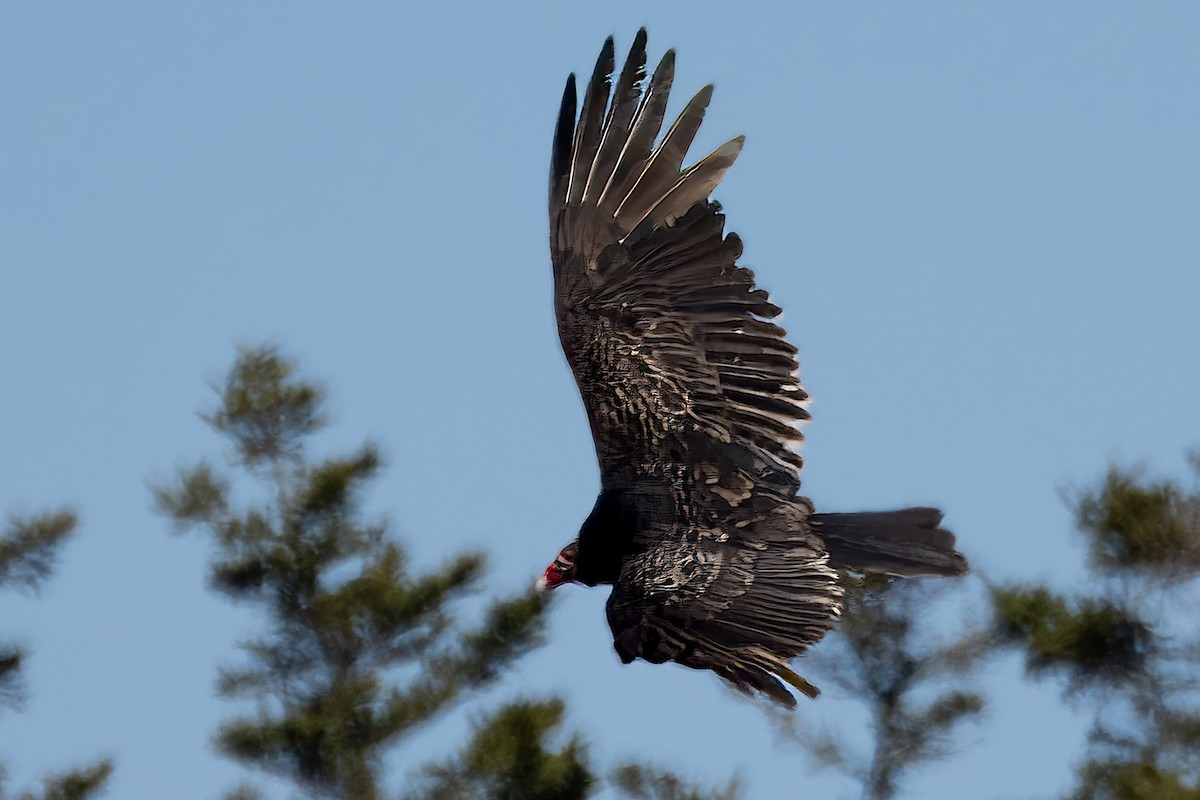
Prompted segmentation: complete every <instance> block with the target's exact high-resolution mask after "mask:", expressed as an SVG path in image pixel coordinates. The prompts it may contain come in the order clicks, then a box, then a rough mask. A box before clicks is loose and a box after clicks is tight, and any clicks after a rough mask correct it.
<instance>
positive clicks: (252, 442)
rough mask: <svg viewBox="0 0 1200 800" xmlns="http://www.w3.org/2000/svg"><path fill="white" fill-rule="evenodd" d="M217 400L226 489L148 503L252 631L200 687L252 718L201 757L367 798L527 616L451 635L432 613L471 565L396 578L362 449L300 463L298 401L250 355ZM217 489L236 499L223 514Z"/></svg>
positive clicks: (187, 473)
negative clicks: (253, 621)
mask: <svg viewBox="0 0 1200 800" xmlns="http://www.w3.org/2000/svg"><path fill="white" fill-rule="evenodd" d="M218 392H219V395H220V402H219V406H218V408H217V409H216V411H215V412H214V413H212V414H211V415H209V416H206V417H204V419H205V420H206V421H207V422H208V424H209V425H210V426H211V427H212V428H213V429H214V430H215V431H216V432H217V433H219V434H221V435H222V436H224V437H225V438H226V439H227V440H228V441H229V443H230V444H231V445H232V457H233V465H234V467H236V468H238V469H239V470H240V473H241V475H240V479H239V476H238V475H235V474H227V473H225V472H222V471H219V470H217V469H215V468H214V467H212V466H211V465H209V464H204V463H201V464H199V465H197V466H194V467H192V468H190V469H186V470H183V471H181V473H180V474H179V476H178V477H177V479H176V480H175V481H174V482H173V483H172V485H169V486H160V487H156V488H155V489H154V494H155V498H156V501H157V504H158V507H159V508H160V509H161V510H162V511H163V512H165V513H166V514H168V515H170V516H171V517H172V518H173V519H174V521H175V523H176V525H177V527H179V528H181V529H186V528H200V529H202V530H204V531H207V532H208V533H209V534H210V535H211V537H212V540H213V543H214V545H215V551H216V555H215V558H214V561H213V563H212V572H211V583H212V586H213V588H214V589H215V590H217V591H219V592H221V593H222V594H224V595H226V596H228V597H229V598H231V599H233V600H234V601H237V602H240V603H247V604H250V605H253V606H255V607H257V608H259V609H261V610H262V612H264V614H265V616H266V619H267V625H266V630H265V631H264V632H263V633H262V635H261V636H259V637H258V638H256V639H254V640H252V641H249V642H245V643H243V644H242V645H241V649H242V650H243V652H244V656H245V658H244V660H243V662H242V663H241V664H239V665H238V666H235V667H231V668H228V669H224V670H223V671H222V673H221V675H220V678H219V681H218V691H219V693H220V694H221V695H222V696H224V697H229V698H249V699H251V700H253V701H255V703H256V705H257V708H258V712H257V714H256V715H253V716H241V717H238V718H235V719H233V720H231V721H229V722H227V723H225V724H224V725H222V727H221V729H220V731H219V733H218V734H217V745H218V747H219V749H220V751H221V752H222V753H224V754H225V755H227V756H229V757H231V758H234V759H236V760H238V761H239V762H241V763H243V764H245V765H247V766H250V767H254V768H257V769H260V770H264V771H266V772H269V773H273V774H275V775H277V776H281V777H283V778H285V779H287V780H289V781H291V782H292V783H293V784H294V785H295V786H297V787H298V788H299V789H301V790H302V791H303V792H305V793H306V794H307V795H308V796H310V797H314V798H319V797H328V798H343V799H345V800H372V799H373V798H377V797H381V796H383V795H384V791H383V782H384V779H385V772H384V769H383V756H384V754H385V753H387V752H388V750H390V749H391V748H393V747H394V746H395V745H397V744H398V743H399V742H401V741H402V740H403V739H404V738H405V737H406V736H408V735H410V734H411V733H413V732H414V731H415V730H417V729H418V728H420V727H421V726H422V725H425V724H427V723H428V722H429V721H431V720H433V719H435V718H436V717H437V716H438V715H439V714H441V713H443V712H445V711H447V710H448V709H449V708H451V707H452V706H453V705H454V704H455V703H457V702H458V701H459V700H461V699H462V698H464V697H466V696H468V695H469V694H470V693H472V692H474V691H476V690H479V689H481V688H483V687H485V686H487V685H489V684H490V683H492V682H493V681H495V679H496V678H497V677H498V676H499V675H500V674H501V671H502V670H503V669H504V668H505V667H506V666H507V665H509V664H510V663H512V661H513V660H514V659H516V658H518V657H520V656H521V655H522V654H523V653H525V652H526V651H528V650H529V649H530V648H531V647H533V646H534V645H535V644H537V642H538V641H539V638H538V637H539V632H540V629H541V623H542V617H543V612H544V610H545V606H544V602H545V601H544V598H543V596H541V595H539V594H536V593H532V592H531V593H528V594H522V595H519V596H516V597H513V598H510V599H506V600H501V601H497V602H493V603H491V604H490V606H488V607H487V609H486V610H485V611H483V612H482V613H481V614H480V619H481V620H482V623H481V624H479V625H478V626H477V627H475V628H474V629H471V630H467V631H462V630H460V628H459V626H458V625H456V624H455V619H454V617H453V615H452V614H451V613H450V608H449V606H450V605H451V604H452V603H453V602H455V601H456V600H460V599H462V598H465V597H467V596H469V595H472V594H473V593H475V592H476V588H477V583H478V581H479V579H480V577H481V575H482V572H483V569H484V559H483V558H482V556H480V555H477V554H470V555H463V556H459V557H456V558H452V559H450V560H449V561H448V562H447V563H445V564H443V565H442V566H441V567H440V568H438V569H436V570H434V571H433V572H431V573H427V574H413V573H412V572H411V570H410V569H409V568H408V565H407V558H406V554H405V551H404V549H403V548H402V547H401V546H400V545H399V544H398V543H397V542H396V541H394V540H393V539H391V538H390V537H389V535H388V530H387V524H386V523H384V522H380V521H374V520H366V519H364V518H363V513H362V511H361V496H362V492H363V491H364V489H365V486H366V485H367V483H368V482H369V481H370V480H371V479H372V478H373V477H374V476H375V475H376V474H377V472H378V470H379V467H380V457H379V454H378V452H377V451H376V449H375V448H374V447H373V446H371V445H369V444H368V445H364V446H362V447H361V448H359V449H358V450H357V451H356V452H353V453H351V454H349V455H346V456H342V457H333V458H324V459H315V458H313V457H312V456H310V454H309V448H308V445H309V441H310V439H311V437H312V435H313V434H314V433H316V432H317V431H318V430H320V429H321V428H322V427H323V426H324V425H325V424H326V419H325V414H324V411H323V409H322V392H321V390H320V389H319V388H318V387H317V386H316V385H315V384H313V383H311V382H308V381H305V380H303V379H301V378H299V377H298V376H297V375H296V368H295V365H294V364H293V363H292V362H290V361H289V360H288V359H286V358H284V357H283V356H282V355H281V354H280V353H279V352H278V351H276V350H275V349H273V348H269V347H260V348H254V349H245V350H243V351H241V353H240V354H239V356H238V358H237V361H236V363H235V365H234V366H233V368H232V370H231V371H230V372H229V374H228V376H227V377H226V379H225V381H224V384H223V386H221V387H220V388H219V389H218ZM235 489H236V490H237V492H238V494H239V495H240V496H246V497H248V498H250V499H248V500H244V501H243V502H241V503H240V504H239V503H237V502H235V498H234V494H235ZM401 667H409V669H407V670H400V669H398V668H401ZM253 796H255V791H254V789H253V788H252V787H250V786H243V787H241V788H239V789H238V790H236V791H235V792H234V793H233V794H231V795H230V797H240V798H249V797H253Z"/></svg>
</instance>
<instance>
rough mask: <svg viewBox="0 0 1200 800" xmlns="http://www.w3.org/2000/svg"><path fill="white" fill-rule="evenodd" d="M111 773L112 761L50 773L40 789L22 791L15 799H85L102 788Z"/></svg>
mask: <svg viewBox="0 0 1200 800" xmlns="http://www.w3.org/2000/svg"><path fill="white" fill-rule="evenodd" d="M111 775H112V762H111V761H99V762H97V763H95V764H93V765H92V766H90V767H87V768H86V769H79V770H72V771H70V772H64V773H62V774H60V775H52V776H50V777H48V778H46V779H44V780H43V781H42V791H41V792H38V793H33V792H22V793H21V794H19V795H17V796H16V800H86V798H89V797H94V796H96V794H97V793H99V792H100V791H102V790H103V789H104V786H105V784H106V783H108V779H109V776H111Z"/></svg>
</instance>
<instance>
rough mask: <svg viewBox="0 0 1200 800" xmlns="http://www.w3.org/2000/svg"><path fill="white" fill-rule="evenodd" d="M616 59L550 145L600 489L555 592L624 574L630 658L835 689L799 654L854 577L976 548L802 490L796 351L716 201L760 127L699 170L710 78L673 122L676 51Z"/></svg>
mask: <svg viewBox="0 0 1200 800" xmlns="http://www.w3.org/2000/svg"><path fill="white" fill-rule="evenodd" d="M615 70H616V63H615V56H614V47H613V40H612V38H611V37H610V38H609V39H608V40H607V41H606V42H605V43H604V47H603V48H602V50H601V52H600V57H599V59H597V61H596V66H595V69H594V70H593V72H592V75H591V78H590V79H589V81H588V84H587V87H586V89H585V90H584V93H583V96H582V104H580V103H579V98H578V96H577V92H576V84H575V76H574V75H572V76H570V78H568V80H567V85H566V90H565V91H564V93H563V99H562V106H561V109H560V112H559V117H558V124H557V127H556V131H555V137H554V145H553V152H552V156H551V167H550V202H549V212H550V256H551V262H552V264H553V271H554V303H555V314H556V317H557V321H558V333H559V338H560V340H561V342H562V347H563V352H564V353H565V354H566V357H567V362H568V363H569V364H570V367H571V370H572V372H573V373H574V375H575V380H576V382H577V384H578V385H579V390H580V394H581V396H582V398H583V402H584V407H585V409H586V411H587V417H588V421H589V423H590V425H591V430H592V436H593V438H594V440H595V445H596V455H597V458H598V459H599V462H600V475H601V487H600V496H599V497H598V499H597V501H596V505H595V507H594V508H593V509H592V512H591V514H590V515H588V517H587V519H586V520H585V521H584V523H583V526H582V527H581V529H580V531H579V535H578V537H577V539H576V540H575V541H573V542H571V543H570V544H568V545H567V546H566V547H564V548H563V549H562V551H561V552H560V553H559V555H558V557H557V558H556V559H555V560H554V563H552V564H551V565H550V566H549V567H548V568H547V569H546V571H545V574H544V575H543V577H542V580H541V581H540V583H541V585H542V586H544V587H546V588H553V587H555V586H559V585H561V584H564V583H568V582H577V583H582V584H585V585H588V586H596V585H600V584H610V585H612V587H613V588H612V593H611V595H610V597H609V600H608V604H607V609H606V610H607V616H608V621H609V625H610V627H611V628H612V631H613V642H614V646H615V648H616V651H617V654H618V655H619V656H620V658H621V660H622V661H625V662H626V663H628V662H630V661H632V660H634V659H636V658H641V659H645V660H646V661H650V662H652V663H656V664H657V663H662V662H666V661H674V662H677V663H679V664H683V665H684V666H687V667H692V668H696V669H709V670H712V671H714V672H716V673H717V674H718V675H720V676H721V677H722V678H723V679H725V680H726V681H728V682H730V683H731V684H732V685H734V686H735V687H737V688H738V689H740V690H742V691H744V692H746V693H753V692H761V693H763V694H765V695H767V696H769V697H771V698H772V699H774V700H776V701H778V702H780V703H784V704H787V705H792V704H794V702H795V700H794V698H793V696H792V694H791V692H790V691H788V688H787V686H786V685H785V684H787V685H790V686H791V687H792V688H794V689H797V690H799V691H800V692H803V693H805V694H808V695H810V696H815V695H816V693H817V690H816V689H815V687H813V686H812V685H811V684H809V683H808V682H807V681H806V680H804V678H802V677H800V676H799V675H798V674H797V673H796V672H794V671H793V670H792V669H791V667H790V666H789V662H790V661H791V659H793V658H794V657H796V656H797V655H799V654H800V653H801V652H803V651H804V650H805V649H806V648H807V647H809V646H810V645H812V644H814V643H816V642H817V641H818V640H820V638H821V637H822V636H823V635H824V634H825V632H826V631H827V630H828V629H829V627H830V626H831V625H832V624H833V622H834V620H835V619H836V617H837V615H838V613H839V611H840V609H841V602H842V593H841V588H840V586H839V584H838V576H837V569H839V568H847V569H852V570H856V571H873V572H884V573H889V574H893V575H902V576H916V575H959V574H962V573H965V572H966V571H967V563H966V559H964V558H963V556H962V555H961V554H959V553H958V552H957V551H956V550H955V549H954V537H953V535H952V534H950V533H949V532H947V531H945V530H942V529H940V528H939V527H938V525H939V523H940V521H941V516H942V515H941V512H939V511H937V510H936V509H930V508H910V509H904V510H901V511H891V512H862V513H854V514H820V513H815V512H814V509H813V505H812V503H811V502H810V501H809V500H808V498H806V497H803V496H801V495H800V494H799V489H800V478H799V470H800V467H801V465H802V461H801V459H800V456H799V455H798V454H797V453H796V451H795V449H794V447H795V445H796V444H797V443H798V442H799V441H800V439H801V438H802V437H801V435H800V433H799V431H798V430H797V429H796V424H797V423H798V422H799V421H801V420H804V419H807V418H808V413H807V411H806V410H805V408H804V401H805V400H806V399H807V397H808V395H807V394H806V393H805V391H804V389H803V387H802V386H801V384H800V379H799V377H798V375H797V372H798V365H797V362H796V352H797V351H796V348H795V347H793V346H792V345H791V344H789V343H788V342H787V341H786V339H785V335H786V334H785V331H784V330H783V329H782V328H781V327H779V326H778V325H776V324H775V323H774V322H773V321H772V320H773V319H774V318H775V317H777V316H778V315H779V313H780V309H779V308H778V307H777V306H775V305H774V304H772V303H771V302H770V299H769V298H768V295H767V293H766V292H765V291H764V290H762V289H761V288H758V287H757V285H756V283H755V277H754V273H752V272H751V271H750V270H749V269H746V268H745V267H742V266H739V265H738V264H737V260H738V258H739V257H740V256H741V252H742V245H741V241H740V240H739V239H738V237H737V236H736V234H733V233H729V234H726V233H725V217H724V215H723V214H722V213H721V209H720V206H718V205H717V204H716V203H715V202H713V201H712V200H711V199H710V194H711V193H712V191H713V190H714V189H715V188H716V187H717V186H718V184H720V182H721V179H722V178H723V177H724V176H725V173H726V172H727V171H728V170H729V168H730V167H731V166H732V165H733V163H734V160H735V159H736V158H737V156H738V154H739V153H740V152H741V149H742V145H743V142H744V139H743V137H741V136H738V137H735V138H733V139H730V140H729V141H728V142H726V143H725V144H723V145H721V146H720V147H718V148H717V149H716V150H714V151H713V152H712V153H710V154H708V155H707V156H704V157H703V158H701V159H699V160H698V161H696V162H695V163H694V164H692V165H691V166H687V167H685V166H684V162H685V159H686V158H687V153H688V150H689V149H690V147H691V144H692V141H693V139H694V137H695V135H696V132H697V131H698V130H699V127H700V123H701V121H702V119H703V118H704V112H705V109H706V108H707V107H708V104H709V102H710V101H711V99H712V86H705V87H704V88H702V89H701V90H700V91H699V92H697V93H696V95H695V96H694V97H692V99H691V100H690V101H689V102H688V103H687V104H686V105H685V106H684V109H683V111H682V112H681V113H680V114H679V116H678V117H677V118H676V119H675V121H674V122H673V123H672V124H671V125H670V126H669V127H668V128H667V130H666V131H665V133H664V132H663V124H664V121H665V112H666V107H667V98H668V95H669V93H670V91H671V87H672V83H673V81H674V77H675V56H674V53H673V52H672V51H667V53H666V55H664V56H663V57H662V59H661V60H660V61H659V63H658V66H657V67H656V68H655V70H654V72H653V73H652V74H651V75H650V77H649V78H648V79H647V77H646V32H645V30H641V31H639V32H638V34H637V36H636V37H635V39H634V42H633V46H632V48H631V49H630V52H629V56H628V58H627V59H626V61H625V64H624V67H623V68H622V70H621V73H620V75H619V76H617V77H616V80H615V83H614V81H613V76H614V73H615Z"/></svg>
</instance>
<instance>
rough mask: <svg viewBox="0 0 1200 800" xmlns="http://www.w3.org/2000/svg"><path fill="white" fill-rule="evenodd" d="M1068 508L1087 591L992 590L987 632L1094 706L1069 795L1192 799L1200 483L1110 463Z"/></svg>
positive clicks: (1199, 458) (1199, 747) (1197, 761)
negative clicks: (992, 630) (1082, 554)
mask: <svg viewBox="0 0 1200 800" xmlns="http://www.w3.org/2000/svg"><path fill="white" fill-rule="evenodd" d="M1191 461H1192V467H1193V469H1194V471H1195V473H1196V476H1197V478H1200V454H1197V455H1195V456H1193V457H1192V459H1191ZM1071 502H1072V505H1073V506H1074V511H1075V516H1076V522H1077V525H1078V528H1079V530H1080V532H1082V533H1083V535H1084V538H1085V541H1086V543H1087V549H1088V556H1089V568H1090V572H1091V576H1090V577H1091V580H1090V581H1089V587H1088V590H1087V591H1067V592H1061V591H1056V590H1054V589H1053V588H1051V587H1049V586H1045V585H1039V586H1015V585H1013V586H1000V587H996V588H995V589H994V591H993V601H994V608H995V620H996V623H995V624H996V629H997V631H998V632H999V634H1000V635H1001V636H1002V637H1003V638H1004V640H1005V641H1007V642H1009V643H1010V644H1013V645H1015V646H1018V647H1020V648H1021V649H1023V650H1024V652H1025V659H1026V661H1025V664H1026V671H1027V672H1028V673H1029V674H1030V675H1031V676H1034V677H1038V678H1042V677H1057V678H1059V679H1061V680H1062V685H1063V694H1064V697H1065V698H1066V699H1067V700H1068V701H1069V702H1072V703H1075V704H1084V703H1087V704H1089V705H1090V706H1091V707H1092V708H1094V709H1095V713H1094V718H1093V724H1092V728H1091V731H1090V734H1089V739H1088V745H1087V752H1086V753H1085V757H1084V760H1083V762H1082V763H1081V764H1080V765H1079V767H1078V770H1077V785H1076V787H1075V788H1074V790H1073V791H1072V793H1071V794H1070V795H1069V797H1070V798H1071V799H1072V800H1200V699H1198V694H1200V633H1197V627H1196V622H1195V620H1196V612H1197V601H1198V600H1200V487H1198V488H1197V489H1194V490H1192V491H1190V492H1189V491H1187V490H1185V489H1184V488H1183V487H1182V486H1181V485H1180V484H1178V483H1177V482H1173V481H1148V480H1146V479H1145V478H1144V477H1143V476H1142V475H1141V474H1140V472H1139V471H1137V470H1128V469H1121V468H1118V467H1110V469H1109V470H1108V473H1107V475H1106V476H1105V477H1104V479H1103V480H1102V481H1101V482H1100V485H1099V486H1098V487H1097V488H1094V489H1091V490H1088V491H1085V492H1083V493H1081V494H1079V495H1078V496H1076V497H1074V498H1072V500H1071Z"/></svg>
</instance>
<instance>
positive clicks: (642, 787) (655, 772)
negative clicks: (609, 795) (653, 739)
mask: <svg viewBox="0 0 1200 800" xmlns="http://www.w3.org/2000/svg"><path fill="white" fill-rule="evenodd" d="M612 783H613V785H614V786H616V787H617V789H618V791H620V792H621V794H622V795H624V796H625V797H629V798H631V799H632V800H737V798H739V797H741V790H740V789H739V788H738V785H737V782H736V781H730V782H729V783H728V784H727V785H726V786H725V787H724V788H722V789H702V788H700V787H698V786H696V785H694V784H692V783H690V782H688V781H685V780H683V779H682V778H680V777H679V776H678V775H675V774H674V773H671V772H667V771H665V770H661V769H654V768H651V767H648V766H646V765H645V764H623V765H621V766H620V767H618V768H617V769H616V770H615V771H614V772H613V775H612Z"/></svg>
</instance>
